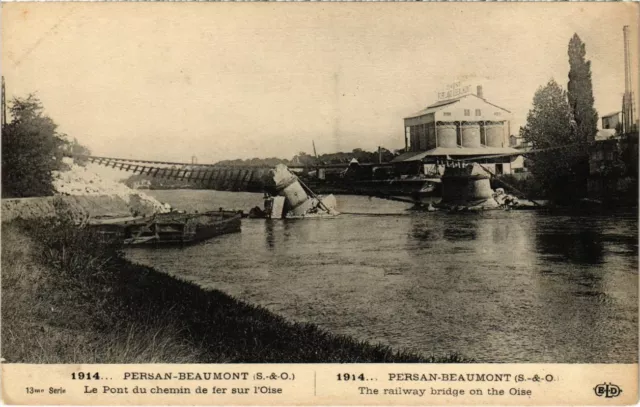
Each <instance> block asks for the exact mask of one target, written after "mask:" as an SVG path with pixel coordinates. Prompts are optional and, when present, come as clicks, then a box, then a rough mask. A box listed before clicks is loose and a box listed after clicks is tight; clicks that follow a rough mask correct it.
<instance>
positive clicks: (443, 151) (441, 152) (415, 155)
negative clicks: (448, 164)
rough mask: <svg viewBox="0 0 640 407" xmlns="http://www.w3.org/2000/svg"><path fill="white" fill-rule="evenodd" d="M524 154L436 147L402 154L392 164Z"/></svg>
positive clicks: (507, 149)
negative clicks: (430, 159) (447, 158)
mask: <svg viewBox="0 0 640 407" xmlns="http://www.w3.org/2000/svg"><path fill="white" fill-rule="evenodd" d="M518 153H520V154H521V153H522V152H521V151H519V150H516V149H515V148H511V147H485V146H482V147H451V148H448V147H436V148H434V149H432V150H429V151H412V152H409V153H405V154H402V155H400V156H398V157H396V158H394V159H393V161H392V162H401V161H422V160H423V159H425V158H427V157H442V156H453V157H459V156H473V155H477V156H485V155H502V154H518Z"/></svg>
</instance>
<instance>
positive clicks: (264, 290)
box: [127, 190, 638, 363]
mask: <svg viewBox="0 0 640 407" xmlns="http://www.w3.org/2000/svg"><path fill="white" fill-rule="evenodd" d="M150 194H152V195H154V196H155V197H156V198H158V199H160V200H161V201H163V202H169V203H170V204H172V205H173V206H175V207H177V208H181V209H187V210H200V211H203V210H212V209H217V208H219V207H225V208H229V209H244V210H245V211H248V209H249V208H251V207H253V206H261V205H262V196H261V195H260V194H250V193H231V192H219V191H202V190H174V191H150ZM337 199H338V205H339V209H340V210H341V211H342V212H345V214H343V215H341V216H339V217H337V218H334V219H309V220H289V221H286V220H271V221H266V220H259V219H255V220H254V219H243V221H242V233H236V234H232V235H226V236H223V237H220V238H216V239H214V240H211V241H207V242H204V243H201V244H198V245H195V246H190V247H185V248H165V249H160V250H159V249H150V248H135V249H128V251H127V254H128V256H129V258H130V259H131V260H133V261H136V262H139V263H142V264H146V265H150V266H153V267H155V268H156V269H158V270H160V271H164V272H166V273H169V274H172V275H176V276H180V277H182V278H184V279H187V280H190V281H193V282H196V283H198V284H200V285H201V286H203V287H206V288H215V289H219V290H222V291H224V292H226V293H228V294H231V295H233V296H234V297H236V298H238V299H241V300H244V301H246V302H249V303H252V304H259V305H261V306H264V307H266V308H267V309H269V310H271V311H273V312H275V313H276V314H279V315H282V316H284V317H286V318H288V319H290V320H293V321H305V322H313V323H315V324H317V325H319V326H320V327H322V328H325V329H327V330H329V331H331V332H334V333H338V334H344V335H349V336H352V337H354V338H357V339H360V340H367V341H370V342H380V343H384V344H387V345H391V346H393V347H394V348H397V349H405V350H410V351H415V352H420V353H423V354H426V355H430V354H435V355H442V354H446V353H449V352H458V353H461V354H462V355H463V356H466V357H469V358H473V359H475V360H476V361H479V362H537V363H544V362H558V363H571V362H585V363H586V362H589V363H597V362H601V363H613V362H617V363H632V362H637V358H638V350H637V349H638V222H637V212H633V211H631V212H628V213H618V214H615V215H614V214H611V215H582V216H567V215H549V214H543V213H537V212H533V211H511V212H506V211H487V212H484V213H478V214H469V213H466V214H445V213H438V212H431V213H429V212H427V213H425V212H415V211H408V210H407V209H408V207H409V205H407V204H403V203H397V202H391V201H385V200H379V199H375V198H374V199H369V198H367V197H362V196H337Z"/></svg>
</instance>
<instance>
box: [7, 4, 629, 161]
mask: <svg viewBox="0 0 640 407" xmlns="http://www.w3.org/2000/svg"><path fill="white" fill-rule="evenodd" d="M2 9H3V10H2V46H3V51H2V72H3V75H4V77H5V80H6V85H7V94H8V96H9V98H11V97H13V96H25V95H27V94H28V93H30V92H36V93H37V95H38V96H39V98H40V99H41V100H42V102H43V104H44V106H45V109H46V112H47V114H48V115H49V116H51V117H52V118H53V119H54V121H56V122H57V123H58V124H59V126H60V131H62V132H65V133H67V134H69V135H70V136H72V137H76V138H77V139H78V140H79V141H80V142H81V143H83V144H85V145H87V146H88V147H89V148H90V149H91V150H92V152H93V153H94V154H95V155H104V156H116V157H135V158H142V159H145V158H146V159H162V160H171V161H190V160H191V156H192V155H196V156H197V157H198V160H199V162H201V163H204V162H215V161H218V160H221V159H232V158H252V157H271V156H278V157H282V158H291V157H292V156H293V155H294V154H296V153H297V152H299V151H306V152H308V153H311V152H312V144H311V143H312V140H315V144H316V147H317V149H318V153H326V152H335V151H350V150H352V149H354V148H357V147H360V148H364V149H368V150H373V149H375V148H376V147H377V146H378V145H382V146H384V147H387V148H390V149H394V148H401V147H403V146H404V141H403V140H404V139H403V121H402V118H403V117H405V116H407V115H409V114H411V113H414V112H416V111H418V110H420V109H422V108H424V107H425V106H427V105H429V104H431V103H433V102H434V101H435V100H436V96H437V91H438V90H440V89H441V88H442V87H443V86H444V85H445V84H446V83H448V82H453V81H455V80H456V79H458V78H459V77H461V76H467V77H470V78H471V79H470V80H469V81H470V83H472V84H473V85H477V84H481V85H483V87H484V95H485V98H486V99H487V100H489V101H490V102H492V103H495V104H497V105H499V106H501V107H504V108H506V109H508V110H510V111H512V112H513V122H512V126H511V128H512V133H517V129H518V127H519V126H520V125H522V124H524V121H525V118H526V114H527V112H528V110H529V108H530V107H531V100H532V98H533V94H534V92H535V91H536V89H537V88H538V87H539V86H541V85H544V84H545V83H546V82H547V81H548V80H549V79H550V78H554V79H555V80H556V81H557V82H559V83H560V84H561V85H562V86H563V87H565V88H566V84H567V74H568V69H569V65H568V56H567V44H568V42H569V39H570V38H571V36H572V35H573V33H574V32H576V33H578V35H579V36H580V37H581V38H582V40H583V41H584V42H585V43H586V47H587V48H586V49H587V58H588V59H590V60H591V61H592V74H593V83H594V96H595V101H596V109H597V110H598V112H599V113H600V115H602V114H604V113H609V112H611V111H616V110H620V108H621V101H622V93H623V91H624V64H623V61H624V56H623V41H622V27H623V26H624V25H630V26H631V34H632V35H631V37H632V39H633V43H632V47H633V49H634V58H635V59H634V61H636V62H635V63H636V67H635V68H637V58H638V54H637V52H636V50H637V48H638V46H637V41H636V39H637V36H638V31H637V26H638V21H637V14H638V7H637V5H635V4H633V5H632V4H622V3H614V4H612V3H589V4H587V3H553V4H549V3H524V4H515V3H475V4H474V3H465V4H459V3H458V4H455V3H431V4H428V3H359V4H353V3H351V4H349V3H304V4H299V3H298V4H295V3H235V4H232V3H183V4H177V3H154V4H149V3H147V4H141V3H130V4H123V3H53V4H43V3H11V4H7V3H4V4H3V5H2ZM635 76H637V71H636V73H635ZM634 83H635V82H634Z"/></svg>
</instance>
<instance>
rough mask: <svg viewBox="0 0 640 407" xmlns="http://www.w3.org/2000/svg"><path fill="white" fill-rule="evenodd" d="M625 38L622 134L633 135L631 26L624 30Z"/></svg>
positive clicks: (633, 105) (633, 103)
mask: <svg viewBox="0 0 640 407" xmlns="http://www.w3.org/2000/svg"><path fill="white" fill-rule="evenodd" d="M622 34H623V38H624V96H622V133H623V134H625V133H631V132H633V131H634V127H635V116H636V115H635V98H634V95H633V84H632V80H631V47H630V46H629V26H628V25H625V26H624V27H623V28H622Z"/></svg>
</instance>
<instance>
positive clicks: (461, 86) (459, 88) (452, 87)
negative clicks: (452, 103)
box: [438, 81, 473, 100]
mask: <svg viewBox="0 0 640 407" xmlns="http://www.w3.org/2000/svg"><path fill="white" fill-rule="evenodd" d="M472 89H473V87H472V86H471V85H469V84H465V83H462V82H461V81H456V82H453V83H449V84H447V85H446V86H445V87H444V89H442V90H441V91H440V92H438V100H446V99H454V98H457V97H460V96H464V95H468V94H470V93H471V90H472Z"/></svg>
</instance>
